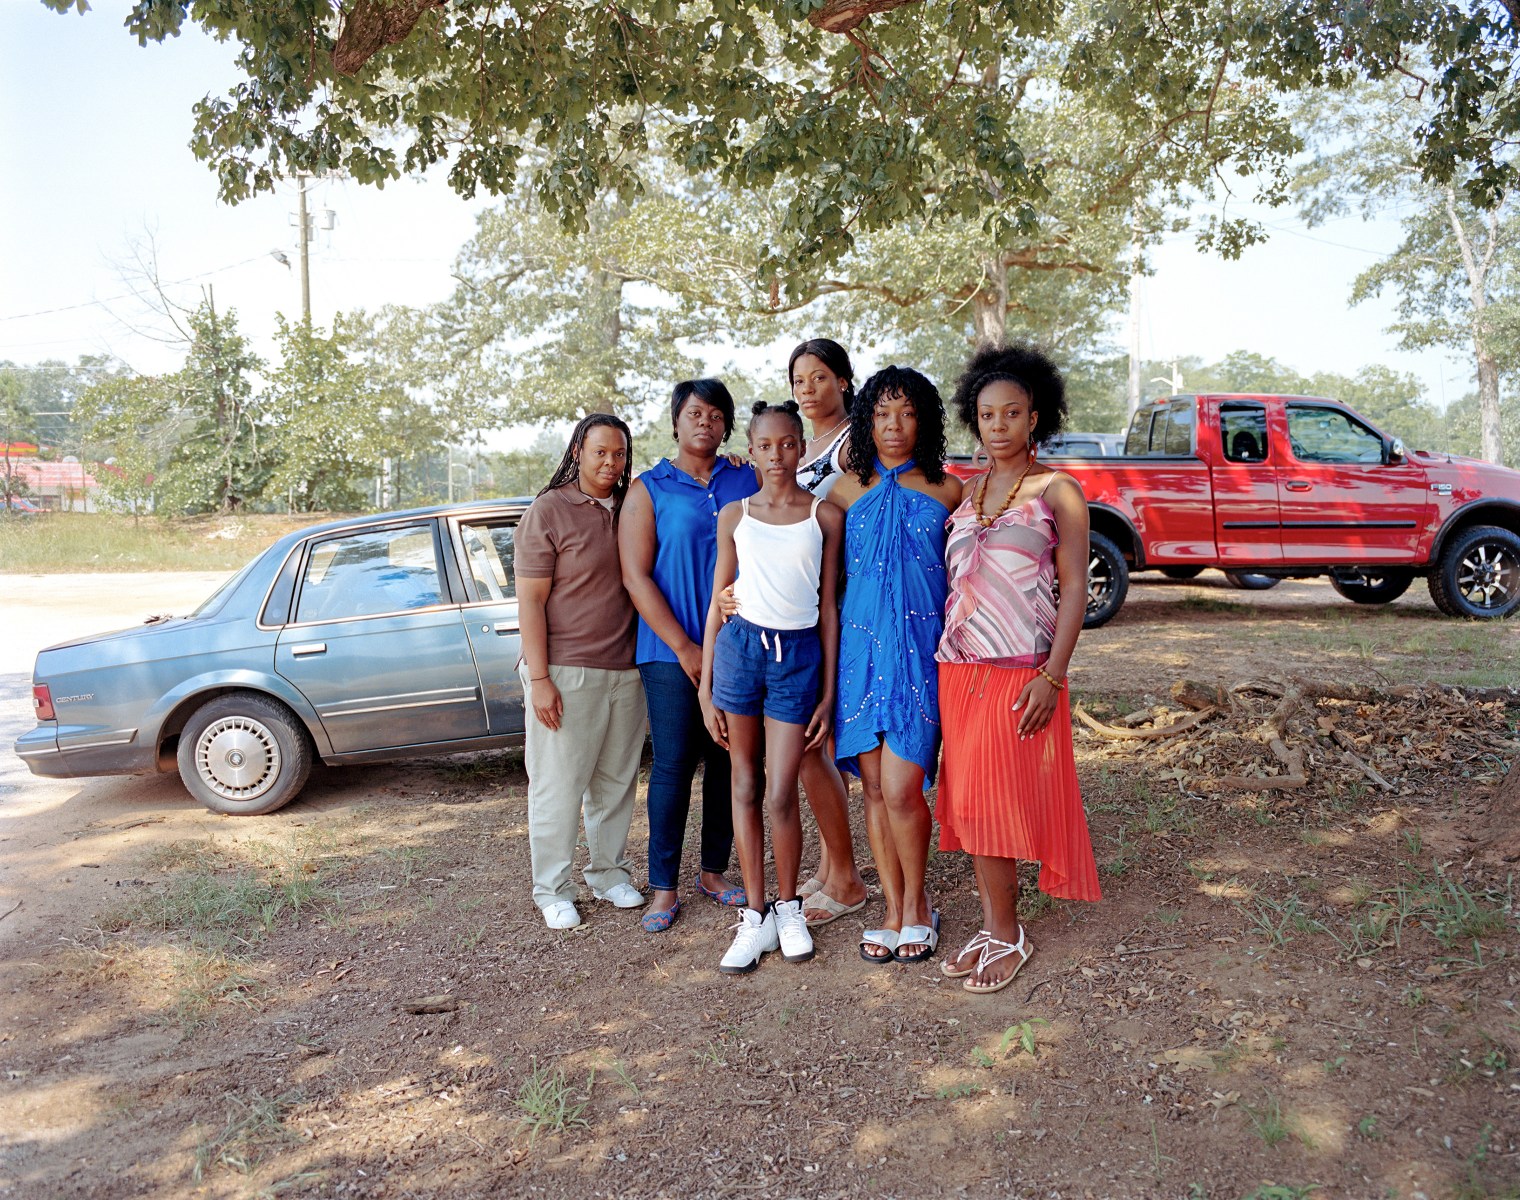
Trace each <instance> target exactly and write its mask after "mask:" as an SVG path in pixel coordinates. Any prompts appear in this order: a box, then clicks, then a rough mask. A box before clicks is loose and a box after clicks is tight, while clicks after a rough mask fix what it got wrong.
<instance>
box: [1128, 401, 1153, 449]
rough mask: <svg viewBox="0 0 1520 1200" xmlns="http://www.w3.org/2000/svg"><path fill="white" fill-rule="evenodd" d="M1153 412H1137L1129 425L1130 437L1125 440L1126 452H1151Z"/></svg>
mask: <svg viewBox="0 0 1520 1200" xmlns="http://www.w3.org/2000/svg"><path fill="white" fill-rule="evenodd" d="M1154 415H1155V414H1154V413H1153V412H1143V411H1142V412H1137V413H1136V414H1135V419H1134V421H1133V422H1132V423H1131V424H1130V427H1129V437H1128V438H1126V439H1125V442H1124V453H1126V454H1149V453H1150V451H1151V418H1152V417H1153V416H1154Z"/></svg>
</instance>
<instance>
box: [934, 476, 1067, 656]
mask: <svg viewBox="0 0 1520 1200" xmlns="http://www.w3.org/2000/svg"><path fill="white" fill-rule="evenodd" d="M979 485H980V477H978V478H976V479H970V480H967V482H966V491H965V497H966V498H965V499H964V500H962V501H961V505H960V507H959V508H957V509H956V510H955V512H953V513H952V514H951V515H950V521H949V529H950V533H949V538H948V540H947V542H946V543H945V566H946V569H947V571H948V573H949V577H950V595H949V597H948V598H947V599H946V601H945V632H944V634H943V636H942V637H941V638H940V642H939V651H938V653H937V654H936V655H935V658H937V659H938V660H939V661H940V662H983V663H992V664H993V665H995V666H1000V667H1038V666H1043V665H1044V663H1045V660H1046V659H1048V658H1049V657H1050V644H1051V642H1052V641H1053V640H1054V638H1055V632H1056V601H1055V592H1054V588H1055V581H1056V559H1055V552H1056V544H1057V542H1058V541H1059V536H1058V534H1057V532H1056V518H1055V513H1054V512H1053V511H1052V510H1051V507H1050V504H1049V502H1048V501H1047V500H1046V499H1045V495H1044V493H1043V492H1042V493H1041V494H1040V495H1038V496H1035V497H1033V498H1032V499H1030V500H1026V501H1024V503H1023V504H1020V505H1018V506H1016V507H1014V508H1010V509H1009V510H1008V511H1007V512H1005V513H1004V514H1003V515H1002V516H1000V517H999V518H998V519H997V520H996V521H994V522H993V523H992V525H991V527H990V528H987V529H983V528H982V527H981V525H979V524H978V523H977V519H976V505H975V500H976V493H977V488H978V486H979Z"/></svg>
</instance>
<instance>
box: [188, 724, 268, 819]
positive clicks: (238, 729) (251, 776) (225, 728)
mask: <svg viewBox="0 0 1520 1200" xmlns="http://www.w3.org/2000/svg"><path fill="white" fill-rule="evenodd" d="M195 766H196V770H197V771H198V772H199V773H200V777H201V782H203V783H204V784H205V785H206V786H207V787H209V788H210V789H211V790H212V791H213V792H215V793H216V794H217V795H218V796H221V797H222V798H223V799H226V800H252V799H254V798H256V797H258V796H260V795H262V794H263V793H264V792H267V791H268V790H269V789H270V787H272V786H273V784H274V781H275V779H276V778H278V776H279V774H280V746H279V743H278V742H276V741H275V740H274V735H273V734H272V733H270V732H269V730H268V729H267V728H266V727H265V726H263V725H261V724H259V722H257V721H254V720H251V719H249V718H248V717H224V718H223V719H222V720H220V721H216V722H214V723H213V724H211V725H209V726H207V727H206V731H205V732H204V733H202V734H201V737H200V741H199V742H197V743H196V746H195Z"/></svg>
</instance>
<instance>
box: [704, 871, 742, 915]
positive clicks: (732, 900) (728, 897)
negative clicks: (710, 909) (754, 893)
mask: <svg viewBox="0 0 1520 1200" xmlns="http://www.w3.org/2000/svg"><path fill="white" fill-rule="evenodd" d="M696 884H697V891H699V892H701V893H702V895H704V896H706V897H707V898H708V899H709V900H711V901H712V902H713V903H714V904H721V905H723V907H724V908H743V907H745V906H746V905H747V904H748V903H749V897H748V896H746V895H745V894H744V889H743V888H742V887H731V888H725V889H724V890H723V891H721V892H715V891H713V890H712V889H711V888H706V887H703V886H702V876H700V875H698V876H697V878H696Z"/></svg>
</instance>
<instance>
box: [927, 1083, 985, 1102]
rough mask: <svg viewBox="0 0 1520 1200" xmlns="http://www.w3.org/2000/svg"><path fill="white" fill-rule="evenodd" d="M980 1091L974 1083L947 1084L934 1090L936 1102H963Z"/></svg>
mask: <svg viewBox="0 0 1520 1200" xmlns="http://www.w3.org/2000/svg"><path fill="white" fill-rule="evenodd" d="M981 1090H982V1089H981V1088H979V1087H977V1085H976V1084H974V1083H949V1084H946V1085H945V1086H944V1087H941V1088H935V1089H934V1098H935V1099H936V1100H964V1099H966V1098H967V1097H968V1096H974V1095H976V1094H977V1093H978V1092H979V1091H981Z"/></svg>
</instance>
